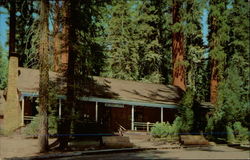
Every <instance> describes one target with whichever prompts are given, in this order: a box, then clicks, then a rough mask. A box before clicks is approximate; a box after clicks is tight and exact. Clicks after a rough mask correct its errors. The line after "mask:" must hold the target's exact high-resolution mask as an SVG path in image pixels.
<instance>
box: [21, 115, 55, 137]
mask: <svg viewBox="0 0 250 160" xmlns="http://www.w3.org/2000/svg"><path fill="white" fill-rule="evenodd" d="M39 126H40V125H39V116H38V115H36V116H35V117H34V119H33V120H32V121H31V123H29V124H28V125H27V126H26V127H25V129H24V134H25V135H27V136H30V137H33V138H35V137H37V136H38V134H39ZM48 132H49V134H50V135H54V134H56V133H57V117H55V116H49V117H48Z"/></svg>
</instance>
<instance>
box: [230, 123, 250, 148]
mask: <svg viewBox="0 0 250 160" xmlns="http://www.w3.org/2000/svg"><path fill="white" fill-rule="evenodd" d="M226 131H227V142H228V143H241V144H248V143H249V140H250V134H249V133H250V132H249V130H248V129H247V128H245V127H242V125H241V122H235V123H234V124H233V125H230V124H229V125H227V126H226Z"/></svg>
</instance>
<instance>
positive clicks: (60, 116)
mask: <svg viewBox="0 0 250 160" xmlns="http://www.w3.org/2000/svg"><path fill="white" fill-rule="evenodd" d="M58 114H59V118H62V99H61V98H59V109H58Z"/></svg>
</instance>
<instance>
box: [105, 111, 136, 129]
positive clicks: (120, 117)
mask: <svg viewBox="0 0 250 160" xmlns="http://www.w3.org/2000/svg"><path fill="white" fill-rule="evenodd" d="M107 108H110V109H111V128H112V130H114V131H118V128H119V125H121V126H122V127H124V128H126V129H130V128H131V107H130V106H124V108H115V107H107Z"/></svg>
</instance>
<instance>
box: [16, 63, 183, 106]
mask: <svg viewBox="0 0 250 160" xmlns="http://www.w3.org/2000/svg"><path fill="white" fill-rule="evenodd" d="M49 76H50V81H51V84H52V85H54V86H56V88H57V95H65V90H66V83H65V78H64V77H63V75H62V74H60V73H56V72H49ZM17 86H18V90H19V91H20V92H21V94H22V95H23V96H38V89H39V71H38V70H36V69H27V68H22V67H19V76H18V82H17ZM83 88H84V89H83V90H82V92H81V94H80V95H79V94H78V95H79V97H80V98H79V100H85V101H96V102H104V103H119V104H128V105H136V106H152V107H154V106H155V107H160V106H161V107H165V108H174V106H176V105H177V104H178V102H179V101H180V99H181V96H182V94H183V92H182V90H181V89H179V88H178V87H175V86H172V85H163V84H154V83H144V82H136V81H130V80H120V79H113V78H104V77H96V76H93V77H92V78H91V79H89V80H88V81H87V83H85V84H84V87H83ZM59 97H61V98H65V96H59Z"/></svg>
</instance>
